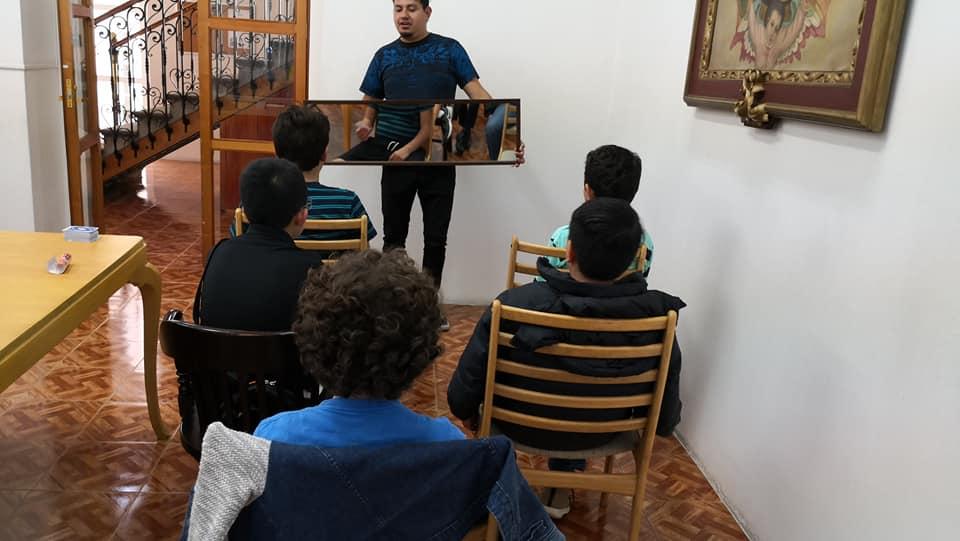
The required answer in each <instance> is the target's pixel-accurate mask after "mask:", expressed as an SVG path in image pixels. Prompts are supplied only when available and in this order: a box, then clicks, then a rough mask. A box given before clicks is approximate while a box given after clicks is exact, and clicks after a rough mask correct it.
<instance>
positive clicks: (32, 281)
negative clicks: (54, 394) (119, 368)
mask: <svg viewBox="0 0 960 541" xmlns="http://www.w3.org/2000/svg"><path fill="white" fill-rule="evenodd" d="M64 252H67V253H69V254H71V255H72V256H73V260H72V261H71V263H70V269H69V270H68V271H67V272H66V273H65V274H61V275H54V274H50V273H48V272H47V261H48V260H49V259H50V258H51V257H52V256H55V255H58V254H62V253H64ZM126 283H132V284H134V285H136V286H137V287H139V288H140V297H141V299H142V300H143V380H144V383H145V386H146V394H147V410H148V411H149V413H150V423H151V424H152V425H153V430H154V432H155V433H156V434H157V438H158V439H166V438H167V431H166V428H165V427H164V426H163V420H162V419H161V417H160V404H159V401H158V399H157V329H158V326H159V320H160V273H159V272H157V269H156V268H155V267H154V266H153V265H151V264H150V263H149V262H147V247H146V245H145V244H144V243H143V239H142V238H141V237H128V236H119V235H103V236H101V237H100V240H98V241H96V242H92V243H81V242H67V241H65V240H63V234H62V233H14V232H6V231H0V392H2V391H3V390H4V389H6V388H7V386H9V385H10V384H11V383H13V382H14V380H16V379H17V378H18V377H20V376H21V375H22V374H23V373H24V372H26V371H27V370H29V369H30V367H31V366H33V364H34V363H36V362H37V361H38V360H40V359H41V358H42V357H43V356H44V355H46V353H47V352H48V351H50V350H51V349H53V347H54V346H55V345H57V344H58V343H59V342H60V341H61V340H63V338H64V337H66V336H67V335H68V334H70V333H71V332H72V331H73V330H74V329H75V328H76V327H77V326H78V325H80V324H81V323H82V322H83V321H84V320H86V319H87V318H88V317H90V314H92V313H93V312H94V311H96V310H97V308H99V307H100V306H102V305H103V304H104V303H105V302H107V299H109V298H110V296H111V295H113V293H114V292H115V291H117V289H119V288H120V287H122V286H123V285H124V284H126Z"/></svg>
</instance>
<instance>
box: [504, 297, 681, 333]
mask: <svg viewBox="0 0 960 541" xmlns="http://www.w3.org/2000/svg"><path fill="white" fill-rule="evenodd" d="M501 317H502V319H506V320H509V321H515V322H517V323H526V324H528V325H539V326H541V327H552V328H555V329H564V330H571V331H594V332H644V331H662V330H664V329H666V328H667V318H666V316H661V317H651V318H645V319H600V318H585V317H574V316H564V315H559V314H546V313H542V312H535V311H533V310H526V309H523V308H515V307H513V306H507V305H506V304H504V305H503V310H502V316H501Z"/></svg>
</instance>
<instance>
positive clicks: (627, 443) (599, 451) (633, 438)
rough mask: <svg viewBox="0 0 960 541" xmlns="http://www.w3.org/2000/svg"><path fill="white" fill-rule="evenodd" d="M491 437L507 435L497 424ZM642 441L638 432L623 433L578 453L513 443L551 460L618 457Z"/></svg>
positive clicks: (491, 430) (530, 453)
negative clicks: (617, 455) (598, 445)
mask: <svg viewBox="0 0 960 541" xmlns="http://www.w3.org/2000/svg"><path fill="white" fill-rule="evenodd" d="M490 435H491V436H501V435H505V434H504V433H503V432H502V431H501V430H500V428H499V427H498V426H497V424H496V423H492V424H491V425H490ZM639 439H640V434H639V433H638V432H621V433H620V434H618V435H617V437H616V438H614V439H612V440H611V441H610V442H608V443H606V444H604V445H601V446H600V447H592V448H590V449H580V450H578V451H558V450H555V449H540V448H537V447H531V446H529V445H524V444H522V443H520V442H518V441H514V442H513V446H514V447H515V448H516V449H517V450H518V451H521V452H524V453H527V454H528V455H541V456H546V457H550V458H595V457H603V456H610V455H616V454H620V453H626V452H628V451H632V450H633V449H635V448H636V446H637V442H638V441H639Z"/></svg>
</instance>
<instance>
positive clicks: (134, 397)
mask: <svg viewBox="0 0 960 541" xmlns="http://www.w3.org/2000/svg"><path fill="white" fill-rule="evenodd" d="M115 388H116V394H114V395H113V400H114V401H115V402H146V400H147V398H146V390H145V388H144V383H143V365H142V364H140V365H138V366H137V367H136V368H135V369H134V370H133V371H131V372H130V373H129V374H127V375H126V377H125V378H124V379H123V380H122V381H119V382H118V383H117V385H116V387H115ZM157 389H158V393H159V396H160V400H163V401H175V400H176V399H177V390H178V384H177V373H176V371H174V370H169V369H167V370H164V369H161V368H160V367H159V363H158V370H157Z"/></svg>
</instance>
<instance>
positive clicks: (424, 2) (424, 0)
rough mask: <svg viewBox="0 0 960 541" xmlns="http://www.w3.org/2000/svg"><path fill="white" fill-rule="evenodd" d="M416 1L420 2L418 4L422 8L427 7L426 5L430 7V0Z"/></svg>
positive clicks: (391, 1)
mask: <svg viewBox="0 0 960 541" xmlns="http://www.w3.org/2000/svg"><path fill="white" fill-rule="evenodd" d="M417 1H418V2H420V5H421V6H423V9H427V8H428V7H430V0H417ZM390 3H392V4H396V2H395V1H394V0H390Z"/></svg>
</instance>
